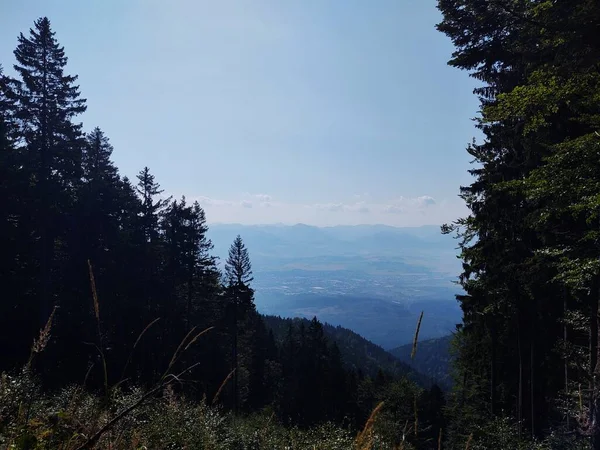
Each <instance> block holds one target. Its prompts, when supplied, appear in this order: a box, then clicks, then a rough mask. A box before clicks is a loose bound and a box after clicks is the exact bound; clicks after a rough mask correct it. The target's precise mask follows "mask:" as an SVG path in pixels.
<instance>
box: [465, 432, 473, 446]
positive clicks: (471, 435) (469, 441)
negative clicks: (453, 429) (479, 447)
mask: <svg viewBox="0 0 600 450" xmlns="http://www.w3.org/2000/svg"><path fill="white" fill-rule="evenodd" d="M472 440H473V433H471V434H470V435H469V439H467V445H466V446H465V450H469V447H471V441H472Z"/></svg>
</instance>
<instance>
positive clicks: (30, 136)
mask: <svg viewBox="0 0 600 450" xmlns="http://www.w3.org/2000/svg"><path fill="white" fill-rule="evenodd" d="M14 55H15V58H16V61H17V64H16V65H15V66H14V69H15V71H16V72H17V74H18V76H19V78H18V80H15V81H14V82H13V83H12V86H13V92H14V95H15V99H14V100H15V102H14V106H13V108H14V109H13V116H14V119H15V121H16V123H17V126H18V130H19V140H18V144H19V145H22V146H24V148H25V151H26V158H27V163H26V164H27V165H26V167H27V169H28V171H29V172H30V173H31V176H32V177H33V179H34V180H35V188H34V192H33V193H32V203H33V204H32V205H31V208H32V214H33V216H34V217H35V222H36V223H37V224H38V226H37V229H36V230H35V232H36V233H38V234H39V237H40V249H39V254H40V257H39V265H40V279H41V283H40V287H39V298H40V304H39V310H38V311H39V320H40V327H41V326H42V325H43V324H44V323H45V322H46V320H47V319H48V316H49V314H50V309H51V304H52V303H54V301H55V299H54V297H53V289H52V286H51V283H52V280H53V279H54V278H56V277H54V276H52V270H53V264H54V257H55V241H56V239H57V237H59V235H61V234H62V233H63V232H64V231H66V230H67V229H68V228H69V224H68V223H65V221H64V220H62V219H63V217H64V216H63V215H62V214H63V213H65V212H67V211H68V210H69V209H71V208H72V204H73V194H74V188H75V187H76V186H78V185H79V181H80V179H81V144H82V132H81V127H82V126H81V124H78V123H75V122H74V119H75V118H76V117H77V116H78V115H79V114H81V113H83V112H84V111H85V110H86V106H85V99H82V98H80V93H79V86H77V85H76V84H75V82H76V80H77V76H72V75H67V74H65V67H66V65H67V57H66V56H65V51H64V48H63V47H62V46H60V45H59V43H58V41H57V40H56V38H55V33H54V31H52V29H51V27H50V21H49V20H48V18H47V17H42V18H40V19H38V20H36V21H35V23H34V27H33V28H32V29H30V31H29V36H27V37H26V36H25V35H23V33H21V34H20V35H19V38H18V46H17V48H16V50H15V52H14Z"/></svg>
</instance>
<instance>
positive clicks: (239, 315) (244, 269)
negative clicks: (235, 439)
mask: <svg viewBox="0 0 600 450" xmlns="http://www.w3.org/2000/svg"><path fill="white" fill-rule="evenodd" d="M225 276H226V282H227V296H228V304H229V305H230V311H231V312H230V316H231V324H232V325H231V327H232V341H233V342H232V366H233V367H232V370H234V373H233V383H232V389H233V409H234V411H235V412H237V408H238V368H239V366H238V362H239V361H238V350H239V349H238V338H239V323H240V321H243V320H244V319H246V318H247V317H248V315H249V313H251V312H254V311H255V307H254V291H253V290H252V288H251V287H250V283H251V282H252V280H253V279H254V278H253V277H252V264H251V263H250V256H249V254H248V249H247V248H246V246H245V245H244V242H243V241H242V238H241V237H240V236H239V235H238V236H237V237H236V238H235V240H234V241H233V244H231V247H230V249H229V257H228V258H227V261H226V263H225Z"/></svg>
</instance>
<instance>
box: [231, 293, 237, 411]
mask: <svg viewBox="0 0 600 450" xmlns="http://www.w3.org/2000/svg"><path fill="white" fill-rule="evenodd" d="M237 307H238V294H237V292H236V294H235V297H234V300H233V369H232V370H233V413H234V416H235V414H237V408H238V385H237V384H238V374H237V372H238V370H237V369H238V348H237V346H238V342H237V341H238V323H237Z"/></svg>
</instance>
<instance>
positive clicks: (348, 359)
mask: <svg viewBox="0 0 600 450" xmlns="http://www.w3.org/2000/svg"><path fill="white" fill-rule="evenodd" d="M263 320H264V321H265V324H266V326H267V328H268V329H270V330H273V334H274V336H275V339H276V340H282V339H283V338H284V336H285V334H286V333H287V330H288V328H289V325H290V323H294V324H296V325H297V324H298V323H300V322H304V324H305V326H306V327H308V326H309V323H310V321H309V320H308V319H300V318H295V319H286V318H281V317H278V316H263ZM323 329H324V332H325V335H326V336H327V338H329V339H330V340H331V341H333V342H336V343H337V345H338V347H339V349H340V353H341V355H342V360H343V362H344V364H345V366H346V367H347V368H348V369H352V370H357V371H358V370H360V371H362V372H363V373H364V374H365V375H369V376H371V377H375V376H376V375H377V372H378V371H379V369H381V370H383V371H384V372H386V373H390V374H393V375H395V376H407V377H408V378H409V379H411V380H413V381H415V382H417V383H418V384H420V385H422V386H425V387H428V386H429V385H430V384H431V380H430V378H429V377H427V376H424V375H422V374H420V373H418V371H416V370H415V369H414V368H412V367H410V366H409V365H408V364H406V363H404V362H402V361H400V360H399V359H397V358H396V357H394V356H393V355H392V354H390V353H389V352H387V351H385V350H384V349H383V348H381V347H379V346H378V345H376V344H374V343H372V342H371V341H369V340H367V339H365V338H364V337H362V336H361V335H359V334H357V333H355V332H354V331H352V330H349V329H347V328H343V327H340V326H333V325H330V324H328V323H323Z"/></svg>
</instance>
